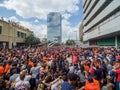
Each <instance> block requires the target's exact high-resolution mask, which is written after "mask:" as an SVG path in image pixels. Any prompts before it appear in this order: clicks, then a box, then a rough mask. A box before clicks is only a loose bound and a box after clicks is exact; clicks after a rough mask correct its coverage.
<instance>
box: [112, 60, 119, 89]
mask: <svg viewBox="0 0 120 90" xmlns="http://www.w3.org/2000/svg"><path fill="white" fill-rule="evenodd" d="M113 71H114V72H116V73H117V74H118V77H117V84H116V90H120V61H117V62H116V63H115V65H114V67H113Z"/></svg>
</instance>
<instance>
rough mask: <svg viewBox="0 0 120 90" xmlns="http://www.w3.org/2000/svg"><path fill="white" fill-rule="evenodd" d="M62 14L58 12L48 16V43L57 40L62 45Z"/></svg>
mask: <svg viewBox="0 0 120 90" xmlns="http://www.w3.org/2000/svg"><path fill="white" fill-rule="evenodd" d="M61 33H62V30H61V14H60V13H58V12H51V13H49V14H48V16H47V41H54V40H55V39H57V41H58V43H61V37H62V34H61Z"/></svg>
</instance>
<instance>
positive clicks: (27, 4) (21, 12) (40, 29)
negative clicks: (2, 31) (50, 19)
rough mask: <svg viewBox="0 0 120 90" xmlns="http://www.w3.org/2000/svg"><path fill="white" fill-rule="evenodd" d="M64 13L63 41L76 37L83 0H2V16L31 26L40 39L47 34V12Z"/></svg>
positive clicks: (25, 25) (0, 11)
mask: <svg viewBox="0 0 120 90" xmlns="http://www.w3.org/2000/svg"><path fill="white" fill-rule="evenodd" d="M50 12H60V13H61V15H62V41H63V42H64V41H66V40H67V39H76V32H75V31H77V37H78V36H79V31H78V29H79V26H80V24H81V21H82V18H83V11H82V0H0V17H3V18H4V20H6V21H8V20H11V21H14V22H17V23H19V24H20V25H22V26H24V27H26V28H29V29H30V30H31V31H33V32H34V34H35V36H36V37H39V38H40V39H42V38H45V37H46V36H47V14H49V13H50Z"/></svg>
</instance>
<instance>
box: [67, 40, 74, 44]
mask: <svg viewBox="0 0 120 90" xmlns="http://www.w3.org/2000/svg"><path fill="white" fill-rule="evenodd" d="M66 45H75V41H74V40H67V41H66Z"/></svg>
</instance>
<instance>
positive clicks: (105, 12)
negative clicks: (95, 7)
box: [84, 0, 120, 32]
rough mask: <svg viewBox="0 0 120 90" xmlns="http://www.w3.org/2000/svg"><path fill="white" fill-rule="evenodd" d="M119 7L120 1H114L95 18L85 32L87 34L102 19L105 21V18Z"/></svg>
mask: <svg viewBox="0 0 120 90" xmlns="http://www.w3.org/2000/svg"><path fill="white" fill-rule="evenodd" d="M101 1H102V0H101ZM119 6H120V1H119V0H114V1H113V2H112V3H110V4H109V5H108V6H107V7H106V8H105V9H104V10H103V11H102V12H101V13H100V14H99V15H98V16H97V17H95V18H94V20H92V21H91V22H90V23H89V24H88V25H87V26H86V27H85V28H84V32H86V31H87V30H88V29H89V28H91V27H92V26H93V25H95V24H96V23H97V22H99V21H100V20H101V19H103V18H104V17H105V16H107V15H108V14H109V13H111V12H112V11H114V10H115V9H116V8H117V7H119Z"/></svg>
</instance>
